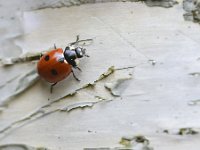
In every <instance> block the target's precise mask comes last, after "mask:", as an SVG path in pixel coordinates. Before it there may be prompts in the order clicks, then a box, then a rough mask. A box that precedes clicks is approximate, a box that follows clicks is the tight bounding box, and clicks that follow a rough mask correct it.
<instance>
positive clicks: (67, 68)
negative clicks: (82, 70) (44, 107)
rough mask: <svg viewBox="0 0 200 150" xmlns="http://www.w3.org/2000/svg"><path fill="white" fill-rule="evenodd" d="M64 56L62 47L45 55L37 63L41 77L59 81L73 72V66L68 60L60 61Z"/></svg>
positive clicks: (54, 81)
mask: <svg viewBox="0 0 200 150" xmlns="http://www.w3.org/2000/svg"><path fill="white" fill-rule="evenodd" d="M63 57H64V56H63V49H61V48H57V49H55V50H52V51H50V52H48V53H46V54H45V55H43V56H42V57H41V59H40V60H39V62H38V64H37V70H38V74H39V75H40V77H41V78H43V79H45V80H46V81H48V82H50V83H57V82H59V81H61V80H63V79H65V78H66V77H67V76H68V75H69V74H70V73H71V72H72V66H71V65H70V64H69V63H68V62H67V61H59V60H60V59H62V58H63Z"/></svg>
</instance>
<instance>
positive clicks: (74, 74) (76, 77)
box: [72, 70, 81, 81]
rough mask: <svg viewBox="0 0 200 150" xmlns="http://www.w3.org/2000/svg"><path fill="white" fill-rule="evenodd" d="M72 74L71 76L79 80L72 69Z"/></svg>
mask: <svg viewBox="0 0 200 150" xmlns="http://www.w3.org/2000/svg"><path fill="white" fill-rule="evenodd" d="M72 74H73V77H74V78H75V79H76V80H77V81H81V80H80V79H79V78H77V77H76V75H75V73H74V71H73V70H72Z"/></svg>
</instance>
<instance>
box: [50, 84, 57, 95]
mask: <svg viewBox="0 0 200 150" xmlns="http://www.w3.org/2000/svg"><path fill="white" fill-rule="evenodd" d="M57 83H58V82H56V83H54V84H52V85H51V88H50V93H53V87H54V86H55V85H56V84H57Z"/></svg>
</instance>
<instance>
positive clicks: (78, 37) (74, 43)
mask: <svg viewBox="0 0 200 150" xmlns="http://www.w3.org/2000/svg"><path fill="white" fill-rule="evenodd" d="M88 41H90V42H92V41H93V39H85V40H80V36H79V35H77V36H76V41H75V42H71V43H69V46H72V45H77V44H79V43H80V42H84V45H86V44H85V42H88Z"/></svg>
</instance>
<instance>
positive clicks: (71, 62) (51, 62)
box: [37, 36, 91, 93]
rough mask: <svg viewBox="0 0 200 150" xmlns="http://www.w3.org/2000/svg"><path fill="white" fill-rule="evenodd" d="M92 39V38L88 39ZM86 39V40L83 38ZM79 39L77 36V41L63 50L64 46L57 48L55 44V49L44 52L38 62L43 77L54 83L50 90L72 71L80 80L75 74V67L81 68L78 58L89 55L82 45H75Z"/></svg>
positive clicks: (40, 74)
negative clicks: (78, 64)
mask: <svg viewBox="0 0 200 150" xmlns="http://www.w3.org/2000/svg"><path fill="white" fill-rule="evenodd" d="M87 40H91V39H87ZM81 41H86V40H81ZM78 42H80V41H79V37H78V36H77V39H76V42H73V43H71V44H69V46H67V47H66V48H65V50H64V51H63V49H62V48H56V46H55V44H54V50H51V51H50V52H47V53H46V54H44V55H43V56H42V57H41V58H40V60H39V61H38V64H37V71H38V74H39V76H40V77H41V78H43V79H44V80H46V81H47V82H50V83H52V85H51V89H50V92H51V93H52V89H53V86H54V85H56V84H57V83H58V82H59V81H61V80H63V79H65V78H66V77H67V76H69V74H70V73H72V74H73V77H74V78H75V79H76V80H77V81H80V80H79V79H78V78H77V77H76V76H75V74H74V72H73V69H72V68H75V69H79V70H80V71H81V69H80V68H79V67H78V66H77V63H76V61H75V60H76V59H77V58H82V57H83V56H87V57H89V56H88V55H86V53H85V49H84V48H82V47H80V46H75V45H76V44H77V43H78Z"/></svg>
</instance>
